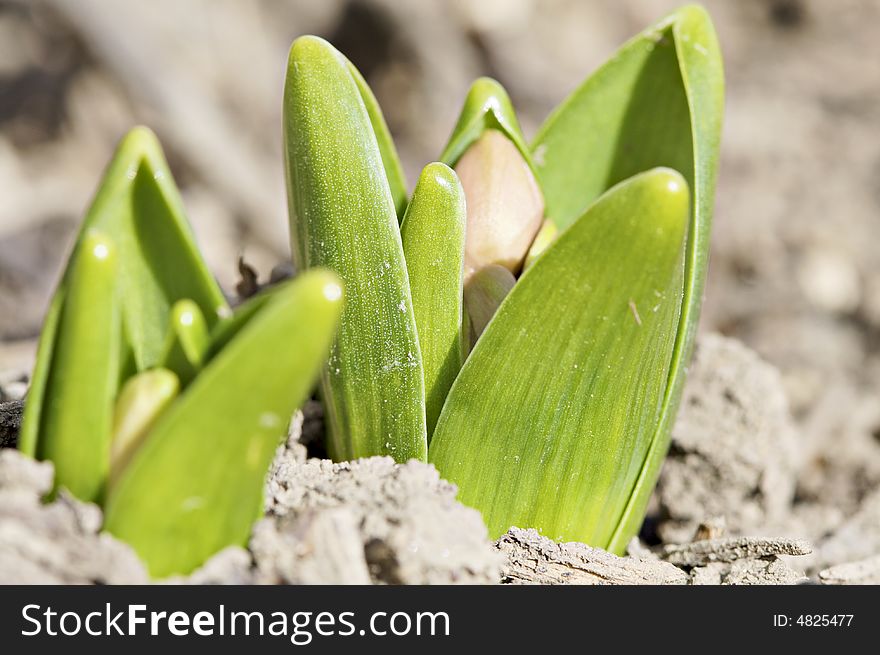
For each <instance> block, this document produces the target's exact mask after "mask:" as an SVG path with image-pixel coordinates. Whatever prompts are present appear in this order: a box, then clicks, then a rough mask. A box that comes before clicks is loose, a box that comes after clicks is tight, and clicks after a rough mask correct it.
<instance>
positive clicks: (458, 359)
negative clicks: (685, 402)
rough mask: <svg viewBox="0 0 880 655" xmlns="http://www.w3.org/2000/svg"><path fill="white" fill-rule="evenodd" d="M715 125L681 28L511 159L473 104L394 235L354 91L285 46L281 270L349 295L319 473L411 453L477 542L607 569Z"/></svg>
mask: <svg viewBox="0 0 880 655" xmlns="http://www.w3.org/2000/svg"><path fill="white" fill-rule="evenodd" d="M722 108H723V80H722V67H721V58H720V53H719V50H718V44H717V41H716V37H715V34H714V31H713V29H712V26H711V22H710V20H709V18H708V16H707V15H706V13H705V12H704V11H703V10H702V9H701V8H699V7H685V8H683V9H680V10H679V11H676V12H675V13H673V14H672V15H670V16H669V17H667V18H665V19H664V20H662V21H660V22H659V23H658V24H657V25H655V26H654V27H652V28H650V29H648V30H647V31H645V32H643V33H642V34H640V35H638V36H637V37H636V38H634V39H633V40H631V41H630V42H628V43H627V44H626V45H624V46H623V47H622V48H621V49H620V50H619V51H618V52H617V53H616V54H615V56H614V57H613V58H612V59H610V60H609V61H608V63H606V64H605V65H604V66H603V67H601V68H600V69H599V70H598V71H597V72H596V73H594V74H593V75H592V76H591V77H590V78H588V79H587V80H586V81H585V82H584V83H583V84H582V85H581V86H580V87H579V88H578V89H576V90H575V91H574V92H573V93H572V94H571V96H569V98H568V99H567V100H565V101H564V102H563V103H562V104H561V105H560V106H559V107H558V108H557V109H556V111H555V112H553V114H552V115H551V116H550V118H549V119H548V120H547V121H546V122H545V124H544V125H543V126H542V127H541V128H540V130H539V132H538V135H537V137H536V138H535V139H534V141H533V142H532V143H531V144H528V143H527V142H526V140H525V138H524V137H523V135H522V132H521V130H520V127H519V124H518V121H517V119H516V116H515V113H514V110H513V107H512V105H511V103H510V100H509V98H508V97H507V94H506V93H505V92H504V90H503V89H502V88H501V86H500V85H499V84H498V83H497V82H494V81H492V80H488V79H481V80H478V81H477V82H475V83H474V85H473V86H472V88H471V90H470V92H469V94H468V96H467V99H466V101H465V103H464V107H463V109H462V113H461V116H460V118H459V121H458V123H457V125H456V126H455V129H454V131H453V134H452V137H451V139H450V141H449V144H448V145H447V147H446V148H445V150H444V152H443V153H442V155H441V156H440V158H439V159H440V160H441V162H442V163H433V164H430V165H429V166H428V167H426V168H425V170H424V171H423V173H422V175H421V177H420V179H419V181H418V184H417V185H416V188H415V191H414V193H413V196H412V198H411V199H410V201H409V203H408V206H407V207H406V210H405V212H404V206H405V205H406V202H405V194H404V192H403V191H402V189H403V180H402V176H401V175H400V170H401V168H400V164H399V162H398V160H397V155H396V152H395V149H394V145H393V143H392V140H391V138H390V136H389V133H388V129H387V127H386V125H385V123H384V121H383V119H382V115H381V112H380V110H379V108H378V105H377V103H376V101H375V99H374V97H373V95H372V94H371V93H370V91H369V89H368V88H367V86H366V84H365V83H364V81H363V79H362V78H361V76H360V75H359V74H358V73H357V71H356V70H355V69H354V67H353V66H352V64H351V63H350V62H349V61H348V60H346V59H345V57H344V56H343V55H341V54H340V53H339V52H337V51H336V50H335V49H334V48H333V47H332V46H331V45H330V44H328V43H326V42H325V41H323V40H321V39H319V38H316V37H302V38H300V39H298V40H297V41H296V42H294V44H293V47H292V48H291V51H290V59H289V66H288V74H287V84H286V88H285V94H284V138H285V145H286V158H285V161H286V171H287V182H288V197H289V206H290V224H291V245H292V250H293V255H294V259H295V261H296V263H297V265H298V267H299V268H300V269H309V268H311V267H314V266H326V267H329V268H331V269H333V270H334V271H336V272H337V273H338V274H339V276H340V277H341V278H342V279H343V281H344V283H345V287H346V292H347V296H348V303H347V304H346V307H345V309H344V311H343V313H342V317H341V322H340V331H339V336H338V338H337V340H336V341H335V343H334V345H333V347H332V351H331V356H330V359H329V361H328V363H327V364H326V366H324V367H323V370H322V373H321V393H322V396H323V400H324V404H325V410H326V411H325V415H326V417H327V429H328V435H329V444H328V445H329V449H330V452H331V454H332V456H333V457H334V458H336V459H348V458H352V457H362V456H368V455H391V456H392V457H394V458H396V459H397V460H398V461H404V460H406V459H408V458H411V457H415V458H420V459H424V458H425V457H426V454H427V459H428V461H431V462H433V463H434V464H435V465H436V466H437V468H438V469H439V470H440V472H441V474H442V475H443V476H444V477H446V478H448V479H449V480H451V481H453V482H455V483H456V484H457V485H458V486H459V490H460V498H461V499H462V500H463V501H464V502H465V503H467V504H470V505H472V506H473V507H476V508H477V509H479V510H480V511H481V512H482V514H483V517H484V519H485V520H486V522H487V524H488V526H489V528H490V532H491V533H492V534H493V536H498V535H499V534H501V533H503V532H504V531H506V530H507V529H508V528H509V527H510V526H511V525H520V526H522V527H535V528H538V529H540V530H541V531H543V532H544V533H545V534H547V535H548V536H550V537H553V538H556V539H566V540H580V541H585V542H587V543H591V544H593V545H596V546H601V547H604V548H608V549H610V550H613V551H617V552H620V551H622V550H623V549H624V547H625V545H626V543H627V541H628V540H629V538H630V537H631V536H632V535H633V534H634V533H635V532H636V531H637V530H638V528H639V525H640V523H641V521H642V518H643V515H644V511H645V506H646V504H647V501H648V497H649V495H650V492H651V490H652V488H653V486H654V484H655V482H656V478H657V474H658V471H659V467H660V463H661V461H662V459H663V456H664V454H665V452H666V450H667V447H668V442H669V430H670V427H671V424H672V420H673V418H674V416H675V412H676V408H677V405H678V402H679V397H680V393H681V389H682V384H683V381H684V376H685V367H686V364H687V361H688V358H689V356H690V352H691V348H692V345H693V340H694V334H695V330H696V324H697V318H698V315H699V309H700V301H701V297H702V288H703V282H704V278H705V272H706V259H707V253H708V243H709V230H710V223H711V213H712V202H713V194H714V185H715V172H716V167H717V159H718V144H719V136H720V125H721V115H722ZM450 167H452V168H454V169H455V172H453V170H452V168H450ZM456 173H457V175H456ZM463 200H464V201H463ZM398 219H402V221H403V222H402V225H400V227H398V225H399V223H398ZM471 346H472V350H470V352H469V354H468V349H469V348H471Z"/></svg>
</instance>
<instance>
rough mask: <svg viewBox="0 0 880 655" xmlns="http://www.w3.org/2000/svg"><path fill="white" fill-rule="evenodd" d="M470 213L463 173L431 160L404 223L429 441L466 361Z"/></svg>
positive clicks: (403, 233) (405, 246) (407, 264)
mask: <svg viewBox="0 0 880 655" xmlns="http://www.w3.org/2000/svg"><path fill="white" fill-rule="evenodd" d="M466 221H467V215H466V212H465V202H464V191H463V190H462V188H461V184H460V183H459V181H458V177H457V176H456V175H455V173H454V172H453V171H452V169H451V168H449V167H448V166H446V165H445V164H440V163H433V164H428V165H427V166H426V167H425V168H424V170H423V171H422V174H421V176H420V177H419V181H418V183H417V184H416V188H415V191H414V192H413V197H412V202H411V203H410V205H409V208H408V209H407V211H406V217H405V218H404V219H403V223H402V224H401V227H400V234H401V239H402V241H403V252H404V255H405V256H406V267H407V270H408V272H409V282H410V290H411V292H412V302H413V311H414V312H415V317H416V326H417V328H418V334H419V347H420V350H421V353H422V365H423V367H424V372H425V411H426V415H427V422H428V439H429V441H430V438H431V433H432V432H433V431H434V425H435V424H436V423H437V418H438V417H439V416H440V410H441V409H442V408H443V403H444V401H445V400H446V394H447V393H448V392H449V387H451V386H452V382H453V381H454V380H455V376H456V375H458V371H459V369H461V365H462V362H463V361H464V341H463V339H464V337H463V335H462V294H463V288H462V276H463V272H464V234H465V223H466Z"/></svg>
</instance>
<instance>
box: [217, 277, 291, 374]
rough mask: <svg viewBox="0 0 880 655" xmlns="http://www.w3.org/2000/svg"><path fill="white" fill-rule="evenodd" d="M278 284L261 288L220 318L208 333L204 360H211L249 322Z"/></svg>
mask: <svg viewBox="0 0 880 655" xmlns="http://www.w3.org/2000/svg"><path fill="white" fill-rule="evenodd" d="M280 288H283V287H280V286H273V287H269V288H268V289H262V290H261V291H260V292H259V293H257V295H255V296H252V297H250V298H248V299H247V300H246V301H245V302H243V303H242V304H241V305H239V306H238V307H236V308H235V310H234V311H233V312H232V315H231V316H229V317H226V318H223V319H221V320H220V322H219V323H217V324H216V325H215V326H214V327H213V328H212V329H211V330H210V333H209V335H208V349H207V351H206V352H205V361H206V362H208V361H211V360H212V359H213V358H214V357H215V356H216V355H217V354H218V353H219V352H220V351H221V350H223V348H225V347H226V344H228V343H229V342H230V341H232V339H233V338H234V337H235V335H237V334H238V333H239V332H241V331H242V330H243V329H244V327H245V326H246V325H247V324H248V323H250V321H251V319H252V318H253V317H254V316H256V315H257V314H258V313H259V312H260V311H261V310H262V309H263V307H265V306H266V304H267V303H268V302H269V300H271V299H272V298H273V297H274V294H275V293H276V292H277V291H278V289H280Z"/></svg>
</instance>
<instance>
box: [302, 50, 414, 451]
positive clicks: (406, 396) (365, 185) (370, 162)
mask: <svg viewBox="0 0 880 655" xmlns="http://www.w3.org/2000/svg"><path fill="white" fill-rule="evenodd" d="M284 140H285V164H286V173H287V189H288V200H289V203H288V204H289V210H290V227H291V250H292V251H293V257H294V262H295V264H296V266H297V268H298V269H299V270H307V269H309V268H312V267H314V266H326V267H328V268H330V269H332V270H334V271H336V272H337V273H338V274H339V276H340V277H341V278H342V280H343V282H344V284H345V289H346V296H347V298H348V301H347V302H346V305H345V310H344V312H343V314H342V319H341V324H340V329H339V336H338V338H337V340H336V342H335V344H334V345H333V348H332V350H331V353H330V359H329V362H328V364H327V366H326V367H325V369H324V371H323V373H322V376H321V392H322V397H323V400H324V406H325V416H326V418H327V426H328V437H329V438H328V449H329V451H330V454H331V456H332V457H333V458H334V459H336V460H344V459H354V458H357V457H368V456H371V455H390V456H392V457H393V458H395V459H396V460H398V461H401V462H402V461H406V460H408V459H410V458H417V459H425V455H426V450H427V435H426V428H425V391H424V381H423V377H422V375H423V373H422V360H421V354H420V352H419V344H418V338H417V335H416V325H415V319H414V316H413V310H412V300H411V297H410V289H409V279H408V276H407V272H406V265H405V263H404V256H403V247H402V245H401V240H400V231H399V228H398V223H397V216H396V214H395V208H394V203H393V201H392V197H391V192H390V190H389V187H388V181H387V180H386V178H385V174H384V172H383V167H382V158H381V154H380V151H379V148H378V146H377V144H376V137H375V136H374V133H373V128H372V126H371V124H370V119H369V115H368V113H367V110H366V108H365V107H364V103H363V100H362V98H361V95H360V92H359V90H358V86H357V83H356V82H355V80H354V78H353V77H352V75H351V72H350V70H349V68H348V65H347V63H346V60H345V58H344V57H343V56H342V55H341V54H339V52H337V51H336V50H335V49H334V48H333V47H332V46H331V45H330V44H328V43H327V42H326V41H324V40H322V39H319V38H317V37H301V38H299V39H297V40H296V41H294V43H293V46H292V47H291V50H290V61H289V65H288V73H287V82H286V85H285V90H284Z"/></svg>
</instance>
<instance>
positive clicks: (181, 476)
mask: <svg viewBox="0 0 880 655" xmlns="http://www.w3.org/2000/svg"><path fill="white" fill-rule="evenodd" d="M341 305H342V289H341V287H340V286H339V283H338V278H337V277H336V276H335V275H333V274H332V273H330V272H328V271H313V272H309V273H304V274H302V275H300V276H299V277H298V278H297V279H296V280H294V281H293V282H291V283H289V284H288V285H287V286H286V287H285V288H284V289H283V290H280V291H278V292H277V293H276V295H274V297H273V298H272V300H271V301H270V302H269V303H268V304H267V305H266V307H265V308H264V309H263V311H261V312H259V313H258V314H257V315H256V316H255V317H253V319H252V320H251V321H250V322H249V323H248V324H247V325H246V326H245V327H244V329H243V330H242V331H241V332H240V333H239V334H238V335H237V336H236V337H235V338H234V339H233V340H232V341H231V342H230V343H229V344H228V345H227V346H226V348H224V349H223V350H222V352H221V353H220V354H219V355H218V356H217V357H216V358H215V359H214V360H213V361H212V362H211V363H210V364H208V366H207V367H205V369H204V370H203V371H202V372H201V373H200V374H199V376H198V377H197V378H196V379H195V380H194V381H193V383H192V384H191V385H190V386H189V388H188V389H187V390H186V391H185V392H184V393H183V395H182V396H180V398H179V399H178V400H176V401H175V402H174V404H173V405H172V406H171V407H170V408H169V409H168V410H167V411H166V412H165V413H163V414H162V416H161V417H160V418H159V420H158V422H157V423H156V425H155V427H154V428H153V429H152V431H151V432H150V435H149V436H148V438H147V440H146V442H145V443H144V444H143V446H141V448H140V449H139V450H138V451H137V452H136V453H135V455H134V457H133V459H132V461H131V463H130V464H129V465H128V467H126V469H125V470H124V471H123V474H122V477H121V478H120V480H119V482H118V483H117V484H116V485H115V486H114V487H113V489H112V490H111V493H110V494H109V497H108V502H107V507H106V515H105V516H106V522H105V528H106V529H107V531H108V532H110V533H111V534H113V535H115V536H117V537H118V538H120V539H122V540H123V541H125V542H127V543H129V544H130V545H131V546H132V547H133V548H134V549H135V551H137V553H138V554H139V555H140V556H141V558H143V560H144V561H145V562H146V564H147V566H148V568H149V570H150V573H151V575H153V576H154V577H164V576H167V575H171V574H174V573H188V572H190V571H192V570H193V569H194V568H196V567H197V566H199V565H200V564H202V563H203V562H204V561H205V560H206V559H207V558H208V557H210V556H211V555H212V554H214V553H216V552H217V551H219V550H220V549H222V548H224V547H226V546H228V545H232V544H240V545H244V544H245V543H246V541H247V538H248V535H249V533H250V528H251V524H252V523H253V521H254V518H255V517H256V516H257V514H258V511H259V509H260V507H261V503H262V490H263V484H264V482H265V477H266V472H267V470H268V467H269V464H270V463H271V461H272V457H273V456H274V454H275V450H276V448H277V447H278V444H279V442H280V440H281V438H282V437H283V436H284V432H285V429H286V427H287V424H288V421H289V419H290V416H291V414H292V413H293V412H294V411H295V410H296V408H297V407H299V406H300V405H301V404H302V402H303V401H304V400H305V399H306V397H307V396H308V394H309V392H310V391H311V389H312V385H313V383H314V380H315V378H316V376H317V373H318V369H319V368H320V366H321V365H322V364H323V363H324V362H325V361H326V353H327V349H328V347H329V345H330V342H331V341H332V339H333V336H334V334H335V330H336V325H337V320H338V317H339V314H340V311H341ZM279 353H283V354H284V356H283V357H279Z"/></svg>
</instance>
